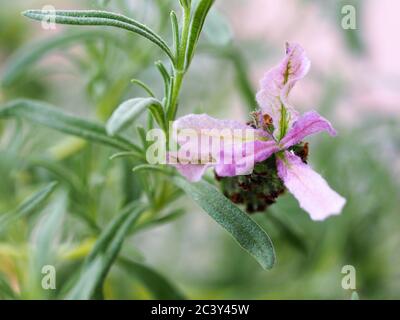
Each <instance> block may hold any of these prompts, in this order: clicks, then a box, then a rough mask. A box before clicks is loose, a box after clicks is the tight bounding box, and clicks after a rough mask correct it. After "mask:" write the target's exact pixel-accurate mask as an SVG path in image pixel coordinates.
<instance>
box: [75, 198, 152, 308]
mask: <svg viewBox="0 0 400 320" xmlns="http://www.w3.org/2000/svg"><path fill="white" fill-rule="evenodd" d="M143 210H144V207H143V205H141V204H139V203H138V202H133V203H131V204H130V205H129V206H127V207H126V209H125V210H124V211H123V212H122V213H121V214H120V215H118V216H117V217H116V218H114V219H113V221H111V223H110V224H109V225H108V226H107V228H106V229H105V230H104V231H103V232H102V234H101V235H100V237H99V238H98V240H97V241H96V243H95V245H94V247H93V249H92V251H91V252H90V254H89V255H88V257H87V258H86V260H85V263H84V266H83V269H82V273H81V276H80V278H79V279H78V281H77V283H76V284H75V286H74V287H73V288H72V289H71V290H70V291H69V293H68V294H67V299H71V300H77V299H80V300H81V299H91V298H92V297H93V295H94V294H95V292H96V291H99V290H101V288H102V286H103V283H104V280H105V278H106V276H107V274H108V272H109V270H110V268H111V266H112V264H113V263H114V261H115V259H116V258H117V256H118V254H119V252H120V250H121V246H122V243H123V241H124V239H125V237H126V235H127V234H128V231H129V229H130V228H131V226H132V225H133V224H134V223H135V222H136V221H137V219H138V218H139V216H140V213H142V212H143Z"/></svg>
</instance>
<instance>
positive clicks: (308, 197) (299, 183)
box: [277, 152, 346, 220]
mask: <svg viewBox="0 0 400 320" xmlns="http://www.w3.org/2000/svg"><path fill="white" fill-rule="evenodd" d="M277 167H278V174H279V177H280V178H281V179H282V180H283V182H284V183H285V186H286V187H287V188H288V190H289V191H290V192H291V193H292V194H293V195H294V196H295V198H296V199H297V200H298V201H299V203H300V207H302V208H303V209H304V210H305V211H307V212H308V213H309V214H310V216H311V219H313V220H324V219H325V218H327V217H329V216H330V215H336V214H339V213H340V212H341V211H342V209H343V206H344V205H345V203H346V199H344V198H343V197H342V196H340V195H339V194H338V193H337V192H335V191H334V190H332V189H331V188H330V187H329V185H328V183H327V182H326V181H325V180H324V179H323V178H322V177H321V176H320V175H319V174H318V173H316V172H315V171H314V170H312V169H311V167H310V166H308V165H306V164H305V163H303V162H302V161H301V159H300V158H299V157H297V156H296V155H294V154H292V153H290V152H285V159H284V160H282V159H278V160H277Z"/></svg>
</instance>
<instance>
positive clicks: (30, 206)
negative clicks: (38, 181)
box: [0, 182, 57, 233]
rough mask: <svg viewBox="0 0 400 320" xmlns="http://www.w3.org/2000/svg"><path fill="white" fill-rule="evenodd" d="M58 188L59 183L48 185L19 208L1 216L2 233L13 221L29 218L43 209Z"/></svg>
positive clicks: (0, 228) (0, 227)
mask: <svg viewBox="0 0 400 320" xmlns="http://www.w3.org/2000/svg"><path fill="white" fill-rule="evenodd" d="M56 186H57V182H52V183H50V184H48V185H47V186H45V187H44V188H43V189H41V190H39V191H38V192H36V193H35V194H33V195H32V196H30V197H29V198H28V199H26V200H25V201H24V202H23V203H22V204H21V205H20V206H18V208H16V209H15V210H13V211H11V212H8V213H6V214H4V215H2V216H0V233H1V232H2V231H4V230H5V229H6V227H7V225H9V224H10V223H12V222H13V221H15V220H18V219H21V218H23V217H25V216H28V215H30V214H32V213H34V212H36V211H37V210H39V209H40V208H42V206H43V204H44V203H45V202H46V200H47V199H48V198H49V196H50V195H51V193H52V192H53V191H54V190H55V188H56Z"/></svg>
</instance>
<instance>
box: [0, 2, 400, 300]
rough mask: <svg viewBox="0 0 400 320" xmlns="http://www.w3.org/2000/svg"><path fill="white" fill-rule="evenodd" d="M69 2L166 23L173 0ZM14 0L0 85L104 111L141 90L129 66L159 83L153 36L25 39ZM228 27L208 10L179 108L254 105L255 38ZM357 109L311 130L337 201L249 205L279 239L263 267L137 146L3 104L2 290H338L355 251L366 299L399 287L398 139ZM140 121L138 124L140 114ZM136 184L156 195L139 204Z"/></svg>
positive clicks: (0, 29) (78, 34) (102, 116)
mask: <svg viewBox="0 0 400 320" xmlns="http://www.w3.org/2000/svg"><path fill="white" fill-rule="evenodd" d="M71 3H72V4H71V6H72V5H75V7H78V6H84V4H86V5H87V8H107V9H108V10H113V11H117V12H121V13H124V14H126V15H128V16H132V17H134V18H138V19H140V20H141V21H145V22H146V23H148V24H151V25H152V27H153V28H154V29H155V30H156V31H157V32H159V33H160V34H161V35H163V36H165V37H166V38H168V39H171V37H170V36H169V35H170V32H169V31H170V25H169V9H170V8H171V7H175V8H177V6H178V1H173V0H170V1H165V0H153V1H147V0H146V1H144V0H143V1H134V2H132V1H123V0H119V1H88V2H86V3H84V4H82V3H78V1H71ZM321 5H324V4H321ZM19 9H21V8H18V10H19ZM23 9H26V8H23ZM13 12H14V11H13ZM16 14H17V13H15V16H14V15H13V16H10V15H7V14H5V12H4V11H2V12H1V13H0V15H1V16H0V43H2V44H7V45H6V46H3V45H2V47H1V48H0V52H1V56H3V57H7V58H3V59H4V60H3V61H1V65H2V68H1V69H2V80H3V81H2V88H1V90H2V91H1V95H0V101H1V100H3V101H8V100H11V99H14V98H21V97H24V98H36V99H42V100H45V101H49V102H51V103H53V104H54V105H56V106H57V107H58V108H62V109H63V110H62V111H67V112H68V113H74V114H77V115H79V116H84V117H85V118H91V119H95V121H97V122H99V123H104V122H105V121H106V120H107V119H108V118H109V116H110V115H111V113H112V112H113V110H114V109H115V108H116V107H117V106H118V105H119V104H120V103H121V102H122V101H124V100H126V99H127V98H132V97H136V96H141V95H143V88H140V87H139V86H135V85H134V84H132V83H131V82H130V80H131V79H133V78H136V79H140V80H142V81H143V82H144V83H147V84H151V88H153V90H154V91H155V93H156V95H157V96H160V95H162V94H163V86H162V78H161V77H160V75H159V74H158V73H157V70H156V68H154V65H153V61H155V60H157V59H158V57H159V55H160V52H159V51H160V50H159V49H157V48H156V47H154V46H152V45H151V44H149V43H148V42H146V41H144V40H143V39H141V38H139V37H137V36H132V35H129V34H127V33H126V32H120V31H118V30H108V29H102V28H99V29H96V30H94V29H93V30H92V29H90V30H89V29H87V28H81V29H80V30H76V29H74V30H72V29H73V28H74V27H65V28H60V29H57V33H54V34H51V35H50V36H47V37H45V38H43V39H39V37H36V36H35V37H29V39H28V37H27V33H28V28H30V26H31V25H30V24H27V23H26V22H25V20H23V18H22V17H20V16H19V14H18V18H16ZM29 33H31V32H29ZM346 37H348V39H349V50H352V48H354V46H355V47H357V48H360V45H359V44H360V43H361V42H360V41H361V40H360V39H356V38H355V35H348V36H346ZM233 39H234V36H233V33H232V29H231V28H230V26H229V23H228V21H227V19H226V18H224V16H223V15H222V13H215V14H214V13H212V14H211V15H210V25H206V30H205V37H203V39H202V40H203V41H202V43H201V47H200V51H201V52H202V53H203V54H202V55H199V56H198V57H197V58H195V61H194V63H193V68H192V70H191V71H190V72H189V75H188V81H187V82H186V83H185V84H184V90H183V92H182V99H181V105H182V107H181V109H180V111H179V112H180V113H182V114H184V113H186V112H188V111H191V112H193V111H210V110H211V112H210V113H213V115H215V116H219V115H221V114H224V113H226V112H227V113H231V112H232V111H231V110H229V106H230V105H231V104H232V102H233V101H234V99H235V98H239V97H240V98H242V101H243V105H245V106H248V107H249V108H250V109H251V108H253V107H254V106H255V102H254V91H255V90H254V88H253V84H252V82H251V81H250V75H249V73H250V72H249V67H248V64H247V63H246V61H245V58H244V56H245V54H246V53H248V52H246V50H251V49H250V48H245V47H242V46H241V45H240V43H239V44H238V43H235V41H234V40H233ZM10 54H12V55H11V56H10V57H9V55H10ZM361 54H362V52H361ZM221 70H224V72H221ZM333 76H334V75H332V77H333ZM338 81H339V80H337V79H336V78H334V79H323V81H321V82H320V83H321V85H324V84H326V90H325V94H324V95H323V97H322V98H321V101H320V103H319V105H320V107H321V109H322V110H323V113H324V115H326V116H328V117H329V118H332V119H334V118H335V113H334V106H335V104H336V103H337V102H338V101H339V99H340V98H341V97H342V96H343V92H341V90H340V88H341V87H342V86H343V84H341V83H339V84H338V85H337V86H334V87H330V84H332V83H334V84H337V82H338ZM340 81H341V80H340ZM216 83H218V88H216V85H215V84H216ZM204 97H206V98H207V99H204ZM232 97H233V98H232ZM316 104H318V103H316ZM214 106H219V107H218V110H216V109H215V108H214ZM223 106H227V107H226V108H225V107H223ZM377 107H379V106H377ZM213 108H214V109H213ZM64 109H65V110H64ZM244 111H245V112H247V110H244ZM357 120H358V121H357V124H354V125H353V126H352V127H346V126H345V125H342V126H340V125H335V126H336V127H338V128H337V129H338V131H339V132H340V136H339V137H338V138H336V139H329V140H328V139H327V138H325V137H323V138H318V139H314V140H313V143H312V144H311V159H310V163H312V164H313V166H315V167H316V168H318V171H320V172H322V173H323V175H324V176H325V177H326V178H327V180H328V181H330V184H331V185H332V186H333V187H334V189H335V190H338V192H339V193H341V194H343V195H344V196H345V197H346V198H347V199H348V204H347V206H346V208H345V210H344V212H343V213H342V215H340V216H339V217H335V218H331V219H329V220H327V221H325V222H323V223H315V222H312V221H310V219H309V218H308V216H307V215H306V214H305V213H304V212H301V210H300V209H299V208H298V205H297V203H296V201H295V200H294V199H293V198H292V197H291V196H289V195H285V196H284V197H283V198H280V199H279V201H278V203H277V204H276V205H274V206H273V207H271V209H269V210H268V212H266V213H263V214H257V215H255V216H254V218H255V219H256V221H257V222H258V223H259V224H260V225H262V227H263V228H264V229H266V230H267V231H268V233H269V234H270V235H271V238H272V239H273V242H274V245H275V248H276V252H277V264H276V266H275V268H274V269H272V270H271V271H265V270H262V269H261V268H260V267H259V266H258V264H257V263H256V262H255V261H254V260H253V259H252V258H251V257H250V256H248V255H247V254H246V253H245V252H244V251H243V250H242V249H240V248H239V247H238V246H237V244H236V243H235V242H234V241H232V239H231V237H229V236H228V235H227V234H226V233H225V232H223V231H222V230H221V229H220V228H219V227H218V226H215V225H214V224H213V223H212V222H211V221H209V219H208V217H207V216H205V215H201V214H199V212H197V211H199V210H198V208H197V207H194V204H193V203H192V202H186V200H185V199H184V198H180V196H181V191H179V189H177V188H176V187H174V186H173V185H172V184H171V183H170V181H169V179H168V176H166V175H165V174H163V173H162V172H155V171H154V172H149V171H146V172H142V171H137V172H134V173H132V168H133V167H135V166H137V165H139V164H140V161H138V160H137V159H136V158H133V157H132V158H131V157H123V158H119V157H116V158H115V159H113V160H110V157H111V156H112V155H113V154H115V150H113V149H111V148H109V147H105V146H102V145H99V144H94V143H91V142H86V141H83V140H81V139H79V138H71V137H66V136H64V135H62V134H60V133H56V132H55V131H50V130H49V129H48V128H45V127H44V126H40V125H37V124H31V123H27V122H26V121H21V120H15V121H14V120H13V121H2V120H1V121H0V134H1V136H0V137H1V138H0V176H1V183H0V213H1V216H0V298H3V299H15V298H17V299H18V298H24V299H32V298H35V299H47V298H60V297H62V298H64V297H69V298H73V297H81V298H87V297H90V296H94V297H96V298H103V297H104V298H109V299H114V298H124V299H149V298H159V299H174V298H184V297H186V298H198V299H203V298H208V299H213V298H223V299H225V298H231V299H244V298H245V299H266V298H273V299H277V298H289V299H291V298H301V299H308V298H320V299H323V298H333V299H338V298H339V299H340V298H345V299H348V298H350V297H351V292H347V291H345V290H343V289H342V288H341V279H342V276H343V275H342V274H341V268H342V266H344V265H347V264H351V265H354V266H355V267H356V270H357V292H358V294H359V296H360V298H361V299H373V298H379V299H382V298H385V299H392V298H399V294H398V292H399V289H400V273H399V271H398V268H397V265H398V263H399V262H400V261H398V255H397V254H396V252H397V248H398V246H399V245H400V243H399V242H400V241H399V240H400V239H399V237H398V225H399V223H400V216H399V212H398V210H399V199H400V194H399V190H400V188H399V177H398V173H397V174H396V172H395V170H394V166H393V159H396V157H398V155H399V149H400V140H399V138H398V137H400V134H399V133H400V132H399V128H398V122H396V121H395V120H393V119H385V118H384V117H377V116H376V114H363V115H362V117H361V116H360V119H357ZM138 123H140V124H141V125H142V127H143V128H146V126H147V123H148V120H147V118H145V117H143V118H140V119H139V121H138ZM334 123H335V124H336V123H337V122H336V121H334ZM140 137H141V135H140V129H139V134H138V132H137V131H135V130H134V129H130V130H128V131H126V134H125V138H127V139H128V140H129V141H131V142H132V143H135V144H136V145H138V146H139V147H140V148H142V147H144V146H142V144H143V139H141V138H140ZM322 140H323V143H321V142H322ZM145 177H146V179H145ZM54 181H56V182H58V184H57V185H56V184H54V183H53V182H54ZM144 200H146V203H148V204H151V205H150V206H147V207H143V208H142V207H140V208H142V210H139V209H137V208H138V207H137V206H136V204H137V203H139V202H140V203H142V202H143V201H144ZM35 201H36V202H35ZM166 204H168V207H167V206H166ZM183 208H186V210H183ZM184 212H185V213H184ZM10 216H13V218H12V219H13V221H12V223H9V221H8V220H9V219H8V218H9V217H10ZM5 222H7V223H5ZM144 231H146V232H144ZM124 236H126V237H127V240H126V241H125V242H122V239H123V238H124ZM46 264H53V265H55V266H56V269H57V289H56V290H43V289H42V288H41V287H40V281H41V279H42V276H43V274H42V272H41V270H40V269H41V268H40V266H42V265H46ZM108 271H110V272H109V273H108ZM106 275H107V276H106ZM79 279H80V280H79ZM78 280H79V281H78ZM81 281H84V282H81ZM103 282H104V283H103ZM103 284H104V286H103V289H104V290H99V287H101V286H102V285H103Z"/></svg>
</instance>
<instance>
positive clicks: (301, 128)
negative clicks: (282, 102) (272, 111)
mask: <svg viewBox="0 0 400 320" xmlns="http://www.w3.org/2000/svg"><path fill="white" fill-rule="evenodd" d="M322 131H326V132H328V133H329V134H330V135H331V136H335V135H336V130H335V129H334V128H333V127H332V125H331V123H330V122H329V121H328V120H326V119H325V118H324V117H321V116H320V115H319V114H318V113H317V112H315V111H310V112H307V113H305V114H304V115H302V116H301V117H300V118H299V119H298V120H297V121H296V122H295V123H294V124H293V126H292V128H291V129H290V130H289V132H288V133H287V134H286V136H285V137H284V138H283V139H282V140H281V141H280V144H281V145H282V146H284V148H289V147H291V146H293V145H295V144H297V143H299V142H300V141H302V140H303V139H304V138H305V137H307V136H309V135H312V134H315V133H318V132H322Z"/></svg>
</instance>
